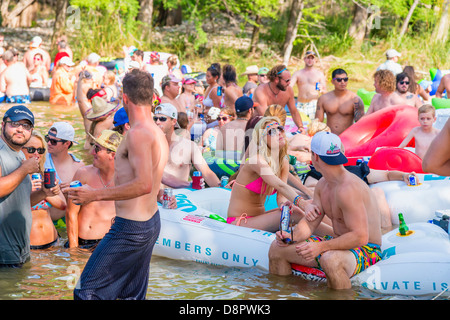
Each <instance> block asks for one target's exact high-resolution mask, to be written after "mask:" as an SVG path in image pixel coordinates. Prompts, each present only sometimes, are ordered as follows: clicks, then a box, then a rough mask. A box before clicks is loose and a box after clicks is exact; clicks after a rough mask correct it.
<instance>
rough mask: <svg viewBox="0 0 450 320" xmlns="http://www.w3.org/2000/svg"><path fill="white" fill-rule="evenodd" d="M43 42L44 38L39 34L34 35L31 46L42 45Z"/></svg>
mask: <svg viewBox="0 0 450 320" xmlns="http://www.w3.org/2000/svg"><path fill="white" fill-rule="evenodd" d="M41 43H42V38H41V37H39V36H36V37H33V39H31V47H33V48H37V47H39V46H40V45H41Z"/></svg>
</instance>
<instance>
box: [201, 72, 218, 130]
mask: <svg viewBox="0 0 450 320" xmlns="http://www.w3.org/2000/svg"><path fill="white" fill-rule="evenodd" d="M221 75H222V73H221V69H220V64H219V63H213V64H212V65H211V66H210V67H209V68H208V69H207V70H206V83H207V84H208V88H206V91H205V94H204V97H205V98H204V99H203V113H204V114H205V115H207V114H208V111H209V109H211V108H212V107H216V108H220V101H221V99H222V97H221V96H218V95H217V88H218V87H219V84H218V81H219V79H220V77H221ZM205 120H206V122H207V123H210V122H212V121H213V120H211V119H209V117H208V116H206V117H205Z"/></svg>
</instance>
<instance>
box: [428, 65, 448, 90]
mask: <svg viewBox="0 0 450 320" xmlns="http://www.w3.org/2000/svg"><path fill="white" fill-rule="evenodd" d="M448 73H450V70H439V69H436V68H431V69H430V78H431V80H432V82H431V91H430V96H434V95H435V94H436V91H437V88H438V87H439V84H440V83H441V79H442V77H443V76H445V75H446V74H448ZM444 92H445V91H444Z"/></svg>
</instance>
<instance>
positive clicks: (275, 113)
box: [264, 104, 286, 126]
mask: <svg viewBox="0 0 450 320" xmlns="http://www.w3.org/2000/svg"><path fill="white" fill-rule="evenodd" d="M264 117H277V118H278V119H280V124H281V125H282V126H284V125H285V124H286V110H285V109H284V107H282V106H280V105H279V104H272V105H270V106H269V107H268V108H267V109H266V112H264Z"/></svg>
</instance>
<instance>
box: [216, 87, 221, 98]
mask: <svg viewBox="0 0 450 320" xmlns="http://www.w3.org/2000/svg"><path fill="white" fill-rule="evenodd" d="M217 95H218V96H221V95H222V86H218V87H217Z"/></svg>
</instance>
